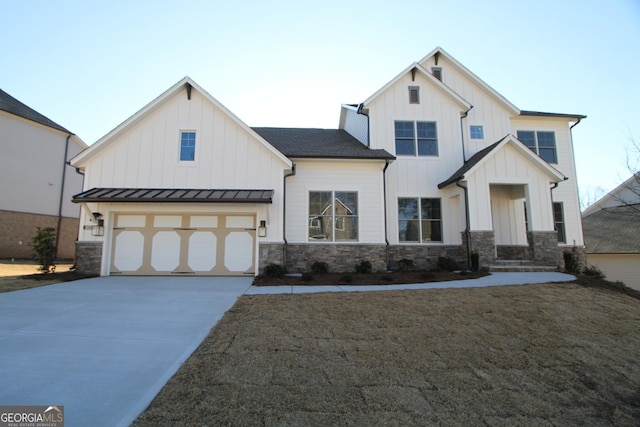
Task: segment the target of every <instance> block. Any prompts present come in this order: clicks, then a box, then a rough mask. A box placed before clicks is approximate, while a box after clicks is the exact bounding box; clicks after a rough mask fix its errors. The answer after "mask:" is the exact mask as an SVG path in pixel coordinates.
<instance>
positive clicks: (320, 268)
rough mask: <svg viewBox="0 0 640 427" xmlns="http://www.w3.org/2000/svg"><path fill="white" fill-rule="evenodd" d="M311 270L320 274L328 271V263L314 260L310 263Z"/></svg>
mask: <svg viewBox="0 0 640 427" xmlns="http://www.w3.org/2000/svg"><path fill="white" fill-rule="evenodd" d="M311 272H312V273H315V274H322V273H328V272H329V264H327V263H326V262H324V261H316V262H314V263H313V264H311Z"/></svg>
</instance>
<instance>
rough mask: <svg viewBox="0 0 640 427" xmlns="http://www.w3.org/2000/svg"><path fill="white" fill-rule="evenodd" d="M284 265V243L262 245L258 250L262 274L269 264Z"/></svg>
mask: <svg viewBox="0 0 640 427" xmlns="http://www.w3.org/2000/svg"><path fill="white" fill-rule="evenodd" d="M272 263H273V264H279V265H284V245H283V244H282V243H260V244H259V249H258V266H259V268H260V274H262V271H263V270H264V267H265V266H267V265H268V264H272Z"/></svg>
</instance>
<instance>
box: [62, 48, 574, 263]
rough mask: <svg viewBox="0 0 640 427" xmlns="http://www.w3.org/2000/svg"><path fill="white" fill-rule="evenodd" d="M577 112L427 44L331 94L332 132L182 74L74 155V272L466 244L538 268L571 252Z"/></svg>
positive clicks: (426, 251) (402, 252)
mask: <svg viewBox="0 0 640 427" xmlns="http://www.w3.org/2000/svg"><path fill="white" fill-rule="evenodd" d="M584 117H585V116H583V115H579V114H555V113H542V112H534V111H523V110H520V109H518V108H517V107H515V106H514V105H513V104H511V103H510V102H509V101H507V100H506V99H505V98H504V97H502V96H501V95H500V94H498V93H497V92H495V91H494V90H493V89H492V88H491V87H489V86H488V85H487V84H486V83H484V82H483V81H482V80H480V79H479V78H478V77H477V76H475V75H474V74H473V73H471V72H470V71H469V70H468V69H466V68H465V67H464V66H462V65H461V64H460V63H459V62H457V61H456V60H455V59H454V58H453V57H451V56H450V55H449V54H448V53H446V52H445V51H444V50H442V49H441V48H437V49H435V50H434V51H433V52H431V53H430V54H429V55H427V56H426V57H425V58H424V59H422V60H421V61H419V62H417V63H414V64H411V65H410V66H409V67H407V68H406V69H405V70H404V71H402V72H401V73H400V74H399V75H397V76H396V77H395V78H393V79H392V80H391V81H390V82H389V83H387V84H386V85H385V86H384V87H382V88H381V89H380V90H378V91H377V92H375V93H374V94H373V95H372V96H370V97H369V98H367V99H366V100H364V101H363V102H361V103H358V104H348V105H343V106H342V110H341V115H340V123H339V129H290V128H250V127H248V126H247V125H246V124H244V123H243V122H242V121H241V120H240V119H238V118H237V117H236V116H235V115H233V113H231V112H230V111H229V110H227V109H226V108H225V107H224V106H222V105H221V104H220V103H219V102H218V101H217V100H215V99H214V98H213V97H212V96H211V95H209V94H208V93H207V92H206V91H204V90H203V89H202V88H201V87H199V86H198V85H197V84H196V83H195V82H194V81H192V80H191V79H189V78H188V77H187V78H184V79H183V80H181V81H180V82H178V83H177V84H176V85H174V86H173V87H171V88H170V89H169V90H168V91H167V92H165V93H163V94H162V95H160V97H158V98H156V99H155V100H154V101H152V102H151V103H150V104H148V105H147V106H146V107H144V108H143V109H142V110H140V111H139V112H137V113H136V114H134V115H133V116H132V117H131V118H129V119H128V120H126V121H125V122H124V123H123V124H122V125H120V126H119V127H118V128H116V129H114V130H113V131H112V132H110V133H109V134H108V135H106V136H105V137H103V138H102V139H100V140H99V141H98V142H96V143H95V144H94V145H92V146H91V147H90V148H88V149H87V150H85V151H84V152H83V153H81V154H79V155H78V156H76V157H75V158H74V159H73V160H72V164H73V165H74V166H76V167H79V168H81V169H83V170H84V171H85V172H86V180H85V186H84V189H85V191H83V192H82V193H80V194H78V195H76V196H75V198H74V200H75V201H76V202H78V203H81V204H82V206H83V214H82V216H81V227H80V238H79V242H78V259H79V260H80V262H79V268H85V267H86V269H89V270H91V269H94V270H95V272H99V273H100V274H102V275H108V274H200V275H215V274H258V273H259V272H260V271H261V270H262V268H264V266H265V265H267V264H268V263H271V262H275V263H279V264H284V265H286V267H287V269H288V270H289V271H292V272H301V271H306V270H308V269H309V266H310V265H311V264H312V263H313V262H314V261H326V262H328V263H329V265H330V266H331V268H332V270H334V271H351V270H353V267H354V265H355V264H356V263H357V262H358V261H359V260H368V261H370V262H371V263H372V265H373V267H374V269H376V270H384V269H386V268H388V267H393V266H395V265H396V264H397V261H399V260H400V259H403V258H410V259H412V260H414V262H415V264H416V265H417V266H418V267H421V268H428V267H433V266H434V265H435V263H436V262H437V259H438V257H440V256H446V257H450V258H454V259H456V260H457V261H458V262H459V263H460V265H461V266H463V267H464V266H466V265H467V264H468V263H469V258H470V255H471V253H472V252H477V253H478V254H479V256H480V261H481V264H482V265H483V266H487V267H489V266H493V268H498V267H499V266H500V265H501V262H502V264H507V265H510V264H511V263H513V262H514V261H515V262H518V263H521V264H525V265H526V268H530V267H532V266H537V267H541V268H547V269H553V268H556V267H557V266H558V265H559V263H560V262H561V258H562V257H561V252H562V251H563V248H571V247H577V248H578V249H579V250H581V251H583V241H582V226H581V222H580V211H579V207H578V193H577V186H576V175H575V164H574V156H573V143H572V136H571V128H572V127H573V126H575V125H576V124H577V123H579V122H580V120H582V119H583V118H584ZM496 266H498V267H496Z"/></svg>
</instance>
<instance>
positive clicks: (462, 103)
mask: <svg viewBox="0 0 640 427" xmlns="http://www.w3.org/2000/svg"><path fill="white" fill-rule="evenodd" d="M414 68H415V69H416V70H417V71H418V72H420V75H422V76H423V77H424V78H425V79H426V80H427V81H429V82H431V83H432V84H433V85H434V86H436V87H437V88H439V89H440V90H441V91H442V92H443V93H445V94H446V95H449V96H450V97H451V98H452V99H453V100H454V101H456V103H458V105H460V107H461V108H462V109H463V110H464V111H467V110H469V109H470V108H471V107H472V105H471V104H470V103H469V102H468V101H466V100H465V99H464V98H462V97H461V96H460V95H458V94H457V93H456V92H454V91H453V90H451V88H449V87H448V86H447V85H445V84H444V83H442V82H441V81H440V80H438V79H436V78H435V77H434V76H433V75H432V74H431V73H430V72H428V71H427V70H426V69H425V68H424V67H423V66H422V65H420V64H418V63H417V62H414V63H413V64H411V65H410V66H408V67H407V68H405V69H404V70H403V71H402V72H401V73H400V74H398V75H397V76H395V77H394V78H393V79H392V80H391V81H389V82H388V83H387V84H386V85H384V86H382V87H381V88H380V89H378V90H377V91H376V92H375V93H374V94H373V95H371V96H370V97H369V98H367V99H366V100H365V101H364V102H363V105H365V106H368V105H369V104H371V103H372V102H373V101H374V100H375V99H376V98H377V97H378V96H380V95H381V94H383V93H384V92H385V91H386V90H387V89H389V88H390V87H391V86H393V85H394V84H396V83H397V82H398V81H399V80H400V79H402V78H403V77H404V76H405V75H406V74H407V73H410V72H411V70H413V69H414Z"/></svg>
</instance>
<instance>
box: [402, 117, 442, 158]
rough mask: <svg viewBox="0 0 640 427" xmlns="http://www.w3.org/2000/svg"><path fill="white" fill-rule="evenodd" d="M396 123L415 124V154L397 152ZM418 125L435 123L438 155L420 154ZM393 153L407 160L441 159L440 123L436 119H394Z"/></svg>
mask: <svg viewBox="0 0 640 427" xmlns="http://www.w3.org/2000/svg"><path fill="white" fill-rule="evenodd" d="M396 122H412V123H413V148H414V154H398V153H397V151H396V130H395V124H396ZM418 123H434V124H435V126H436V152H437V153H436V154H418ZM392 132H393V152H394V154H395V155H396V156H399V157H402V158H405V159H410V158H414V159H418V158H419V159H425V160H426V159H432V160H435V159H439V158H440V130H439V129H438V121H437V120H436V119H420V120H417V119H394V120H393V126H392Z"/></svg>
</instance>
